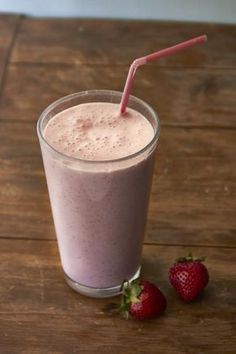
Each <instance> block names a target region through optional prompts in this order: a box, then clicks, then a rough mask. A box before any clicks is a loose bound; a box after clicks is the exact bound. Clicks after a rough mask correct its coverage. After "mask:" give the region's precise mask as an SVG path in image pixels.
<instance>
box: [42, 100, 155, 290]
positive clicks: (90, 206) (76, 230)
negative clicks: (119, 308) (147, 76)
mask: <svg viewBox="0 0 236 354" xmlns="http://www.w3.org/2000/svg"><path fill="white" fill-rule="evenodd" d="M118 111H119V107H118V104H115V103H97V102H96V103H85V104H80V105H78V106H74V107H71V108H69V109H66V110H64V111H62V112H60V113H58V114H56V115H55V116H54V117H53V118H52V119H50V120H49V122H48V124H47V125H46V127H45V129H44V137H45V139H46V140H47V142H48V143H49V145H51V146H52V147H53V148H54V149H55V150H57V151H59V152H61V153H62V154H64V155H67V156H69V157H72V158H71V159H66V158H65V159H63V158H60V159H59V158H58V157H57V154H55V156H54V155H53V154H48V153H47V152H46V151H44V150H43V151H42V152H43V159H44V165H45V171H46V177H47V183H48V188H49V194H50V201H51V206H52V211H53V217H54V223H55V228H56V234H57V238H58V244H59V251H60V257H61V261H62V265H63V269H64V272H65V273H66V274H67V276H69V277H70V278H71V279H72V280H74V281H75V282H78V283H80V284H83V285H85V286H90V287H96V288H107V287H113V286H116V285H119V284H121V283H122V282H123V280H125V279H130V278H131V277H132V276H133V275H134V274H135V273H136V271H137V270H138V268H139V267H140V264H141V253H142V243H143V238H144V231H145V220H146V214H147V208H148V199H149V191H150V186H151V176H152V166H153V154H154V153H153V152H151V153H149V154H141V155H140V154H139V155H140V156H133V157H132V158H129V159H121V158H124V157H127V156H130V155H132V154H135V153H137V152H138V151H140V150H142V149H143V148H144V147H145V146H146V145H147V144H148V143H150V141H151V140H152V139H153V137H154V131H153V128H152V126H151V124H150V123H149V121H148V120H147V119H146V118H145V117H144V116H143V115H142V114H141V113H139V112H137V111H135V110H132V109H127V112H126V114H125V115H123V116H118ZM78 159H81V160H83V161H79V160H78ZM118 159H121V160H118ZM84 160H87V161H88V162H87V163H85V162H84ZM108 160H116V161H113V162H107V161H108ZM96 161H100V162H98V163H96ZM102 161H104V162H106V163H103V162H102Z"/></svg>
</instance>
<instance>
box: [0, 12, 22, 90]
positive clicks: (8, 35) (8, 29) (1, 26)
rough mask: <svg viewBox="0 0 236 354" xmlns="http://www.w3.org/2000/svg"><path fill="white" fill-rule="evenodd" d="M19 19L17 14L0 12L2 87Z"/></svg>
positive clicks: (0, 75) (0, 76) (0, 77)
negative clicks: (2, 13)
mask: <svg viewBox="0 0 236 354" xmlns="http://www.w3.org/2000/svg"><path fill="white" fill-rule="evenodd" d="M18 21H19V16H17V15H15V16H14V15H1V14H0V87H1V80H2V76H3V73H4V68H5V65H6V61H7V59H8V55H9V51H10V48H11V43H12V40H13V37H14V33H15V30H16V25H17V23H18Z"/></svg>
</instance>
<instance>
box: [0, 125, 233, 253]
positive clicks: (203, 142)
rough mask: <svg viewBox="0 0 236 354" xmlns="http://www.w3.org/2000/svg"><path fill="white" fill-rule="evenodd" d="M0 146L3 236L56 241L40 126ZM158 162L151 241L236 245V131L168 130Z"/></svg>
mask: <svg viewBox="0 0 236 354" xmlns="http://www.w3.org/2000/svg"><path fill="white" fill-rule="evenodd" d="M0 141H1V150H0V163H1V170H0V191H1V192H0V205H1V207H0V219H1V224H0V235H1V236H2V237H13V238H30V239H35V238H37V239H42V238H44V239H54V237H55V236H54V230H53V226H52V218H51V212H50V208H49V201H48V195H47V188H46V182H45V177H44V174H43V166H42V162H41V157H40V149H39V144H38V141H37V137H36V131H35V125H34V124H32V123H30V122H28V123H25V122H22V121H19V122H18V123H16V122H10V121H9V122H7V121H5V122H3V121H2V122H1V123H0ZM19 147H20V148H19ZM156 160H157V161H156V168H155V174H154V179H153V189H152V195H151V203H150V211H149V223H148V228H147V237H146V242H152V243H161V244H162V243H163V244H169V243H170V244H175V243H176V244H185V245H186V244H193V245H199V244H202V245H215V246H224V245H225V246H230V247H231V246H234V245H236V243H235V242H236V238H235V235H236V219H235V201H236V199H235V190H236V188H235V181H236V175H235V169H234V168H233V167H234V165H235V131H233V130H228V129H226V130H223V129H222V130H218V129H216V130H214V129H211V130H210V129H205V130H201V129H183V128H173V127H163V129H162V132H161V139H160V143H159V147H158V150H157V156H156Z"/></svg>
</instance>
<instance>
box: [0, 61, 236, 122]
mask: <svg viewBox="0 0 236 354" xmlns="http://www.w3.org/2000/svg"><path fill="white" fill-rule="evenodd" d="M125 76H126V72H125V70H124V69H123V68H122V67H115V68H114V67H112V66H102V67H99V68H98V67H93V66H86V65H85V66H83V65H82V66H76V67H75V66H74V67H67V66H61V65H59V66H57V65H54V66H51V65H29V66H27V67H26V66H25V65H23V66H22V65H12V66H10V67H9V69H8V75H7V80H6V85H5V88H4V91H3V94H2V96H1V100H0V119H1V118H12V119H23V120H27V121H36V119H37V117H38V115H39V114H40V113H41V111H42V110H43V109H44V108H45V107H46V106H47V105H48V104H49V103H51V102H52V101H54V100H55V99H58V98H60V97H62V96H64V95H67V94H70V93H73V92H77V91H83V90H87V89H113V90H122V89H123V84H124V79H125ZM133 94H134V95H137V96H138V97H140V98H142V99H144V100H146V101H147V102H148V103H150V104H151V105H152V106H153V107H154V109H156V110H157V112H158V114H159V116H160V118H161V122H162V125H178V126H180V125H181V126H201V127H205V126H213V127H216V126H217V127H235V126H236V121H235V115H236V100H235V95H236V70H230V69H229V70H227V71H225V70H220V69H219V70H204V71H203V70H201V69H184V70H180V69H179V70H175V69H158V68H153V67H146V68H144V69H143V70H141V71H140V72H139V73H138V74H137V78H136V81H135V83H134V87H133Z"/></svg>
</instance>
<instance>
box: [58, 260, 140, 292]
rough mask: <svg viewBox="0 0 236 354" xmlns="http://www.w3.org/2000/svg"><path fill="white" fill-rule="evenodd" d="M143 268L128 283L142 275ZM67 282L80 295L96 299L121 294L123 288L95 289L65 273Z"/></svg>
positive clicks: (119, 286)
mask: <svg viewBox="0 0 236 354" xmlns="http://www.w3.org/2000/svg"><path fill="white" fill-rule="evenodd" d="M140 271H141V267H139V268H138V270H137V272H136V273H135V274H134V275H133V277H132V278H130V279H128V281H129V282H130V281H132V280H134V279H137V278H138V277H139V275H140ZM64 276H65V280H66V282H67V284H68V285H69V286H70V287H71V288H72V289H73V290H75V291H76V292H77V293H80V294H82V295H85V296H89V297H96V298H105V297H112V296H116V295H119V294H121V286H122V284H119V285H116V286H113V287H111V288H93V287H90V286H85V285H82V284H80V283H77V282H75V281H74V280H72V279H71V278H70V277H68V275H67V274H65V273H64Z"/></svg>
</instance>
